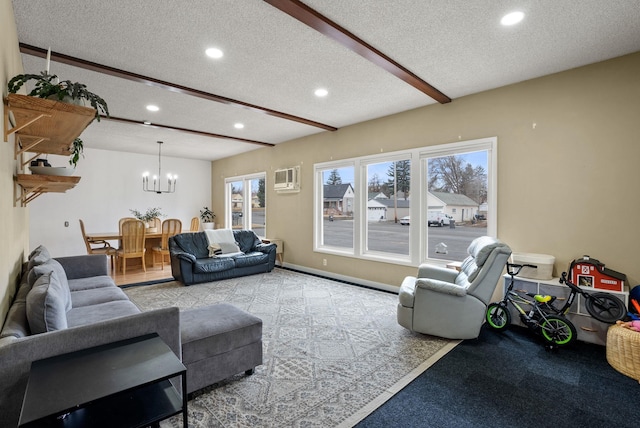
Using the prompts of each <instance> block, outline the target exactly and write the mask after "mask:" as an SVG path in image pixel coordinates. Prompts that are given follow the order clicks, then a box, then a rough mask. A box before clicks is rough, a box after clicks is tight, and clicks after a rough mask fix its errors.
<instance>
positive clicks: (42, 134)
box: [4, 94, 96, 207]
mask: <svg viewBox="0 0 640 428" xmlns="http://www.w3.org/2000/svg"><path fill="white" fill-rule="evenodd" d="M4 103H5V109H4V139H5V141H8V140H9V136H10V135H12V134H15V137H16V138H15V159H16V160H18V159H19V158H20V160H19V168H18V169H19V171H18V172H19V173H18V174H17V175H16V177H15V182H16V184H18V185H19V186H20V190H19V191H18V192H17V193H19V196H18V197H17V198H16V202H20V204H21V206H23V207H24V206H26V205H27V204H28V203H29V202H31V201H32V200H34V199H35V198H37V197H38V196H40V195H41V194H43V193H49V192H56V193H63V192H66V191H67V190H69V189H72V188H73V187H74V186H75V185H76V184H77V183H78V182H79V181H80V177H64V176H54V175H35V174H21V173H20V172H24V167H25V165H27V164H29V163H30V162H31V160H33V159H35V158H37V157H38V156H39V155H41V154H54V155H62V156H69V155H70V154H71V150H70V147H71V144H72V143H73V140H75V139H76V138H77V137H78V135H80V134H81V133H82V131H84V130H85V128H86V127H87V126H89V124H90V123H91V122H92V121H93V119H94V118H95V115H96V110H95V109H93V108H91V107H83V106H78V105H75V104H68V103H63V102H60V101H55V100H48V99H43V98H37V97H30V96H27V95H20V94H9V95H8V96H7V97H6V98H5V99H4ZM25 152H30V153H35V156H33V157H32V158H30V159H28V160H26V161H22V157H21V155H22V154H23V153H25Z"/></svg>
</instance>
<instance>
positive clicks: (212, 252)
mask: <svg viewBox="0 0 640 428" xmlns="http://www.w3.org/2000/svg"><path fill="white" fill-rule="evenodd" d="M219 254H222V247H220V245H218V244H210V245H209V257H215V256H217V255H219Z"/></svg>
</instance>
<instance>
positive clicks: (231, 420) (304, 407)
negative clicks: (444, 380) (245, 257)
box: [124, 269, 457, 427]
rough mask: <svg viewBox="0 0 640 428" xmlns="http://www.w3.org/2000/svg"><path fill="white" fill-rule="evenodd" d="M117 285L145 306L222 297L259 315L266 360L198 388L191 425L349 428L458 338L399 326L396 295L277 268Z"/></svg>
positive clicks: (196, 302)
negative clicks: (191, 280) (213, 278)
mask: <svg viewBox="0 0 640 428" xmlns="http://www.w3.org/2000/svg"><path fill="white" fill-rule="evenodd" d="M124 291H125V292H126V293H127V295H129V297H130V298H131V300H133V302H135V303H136V305H138V306H139V307H140V308H141V309H142V310H150V309H155V308H162V307H166V306H178V307H179V308H181V309H186V308H191V307H197V306H203V305H210V304H215V303H220V302H227V303H231V304H233V305H235V306H237V307H238V308H241V309H244V310H246V311H247V312H250V313H252V314H254V315H256V316H258V317H260V318H262V320H263V346H264V361H263V365H261V366H258V367H257V368H256V372H255V373H254V374H253V375H251V376H245V375H244V373H242V374H238V375H236V376H235V377H233V378H230V379H228V380H226V381H224V382H220V383H217V384H215V385H212V386H211V387H208V388H205V389H203V390H202V391H198V392H196V393H195V394H194V397H195V398H193V399H192V400H190V401H189V425H190V426H193V427H334V426H352V425H354V424H355V423H357V422H358V421H359V420H361V419H362V418H364V417H365V416H366V415H367V414H369V413H370V412H372V411H373V410H374V409H375V408H377V407H378V406H380V405H381V404H382V403H383V402H384V401H386V400H388V399H389V398H390V397H391V396H392V395H393V394H394V393H396V392H397V391H398V390H400V389H401V388H402V387H404V386H405V385H406V384H408V383H409V382H410V381H411V380H412V379H414V378H415V377H416V376H418V375H419V374H420V373H422V372H423V371H424V370H426V369H427V368H428V367H429V366H430V365H431V364H433V363H434V362H435V361H437V359H438V358H440V357H441V356H442V355H444V354H445V353H446V352H448V351H449V350H451V349H452V348H453V347H454V346H455V344H457V341H453V342H452V341H448V340H445V339H441V338H436V337H431V336H425V335H418V334H412V333H411V332H409V331H407V330H406V329H404V328H402V327H400V326H399V325H398V324H397V322H396V305H397V300H398V297H397V295H395V294H390V293H386V292H382V291H375V290H370V289H366V288H362V287H358V286H354V285H349V284H344V283H340V282H336V281H331V280H328V279H324V278H318V277H314V276H311V275H305V274H301V273H298V272H293V271H289V270H284V269H274V270H273V271H272V272H270V273H266V274H258V275H251V276H246V277H241V278H234V279H229V280H223V281H217V282H212V283H205V284H197V285H191V286H189V287H185V286H183V285H181V284H180V283H178V282H169V283H162V284H157V285H149V286H140V287H131V288H127V289H125V290H124ZM162 426H163V427H172V426H176V427H179V426H181V419H180V418H179V417H177V418H173V419H170V420H168V421H165V422H164V423H163V425H162Z"/></svg>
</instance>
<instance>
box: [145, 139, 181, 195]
mask: <svg viewBox="0 0 640 428" xmlns="http://www.w3.org/2000/svg"><path fill="white" fill-rule="evenodd" d="M161 154H162V141H158V175H154V176H153V177H152V178H153V188H150V187H149V181H150V180H149V172H145V173H144V174H142V190H144V191H145V192H154V193H158V194H160V193H173V192H175V191H176V181H177V180H178V176H177V175H171V174H167V183H168V187H167V190H162V184H161V183H160V177H161V176H162V158H161Z"/></svg>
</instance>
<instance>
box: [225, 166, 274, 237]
mask: <svg viewBox="0 0 640 428" xmlns="http://www.w3.org/2000/svg"><path fill="white" fill-rule="evenodd" d="M260 178H262V179H264V180H265V182H264V187H265V195H264V198H265V202H264V204H265V208H266V207H267V206H268V205H269V203H268V201H267V194H268V192H267V191H266V189H267V173H266V172H256V173H253V174H247V175H238V176H235V177H227V178H225V179H224V211H225V216H224V218H225V221H224V227H225V228H226V229H231V228H232V227H233V214H232V207H231V196H232V194H231V183H234V182H238V181H242V183H243V185H242V198H243V204H242V228H243V229H251V224H249V222H250V220H251V216H250V215H249V214H250V213H249V210H250V209H251V181H253V180H256V179H260ZM247 201H248V203H247ZM267 224H268V222H267V210H266V209H265V213H264V230H265V235H266V230H267ZM260 238H264V236H260Z"/></svg>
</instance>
